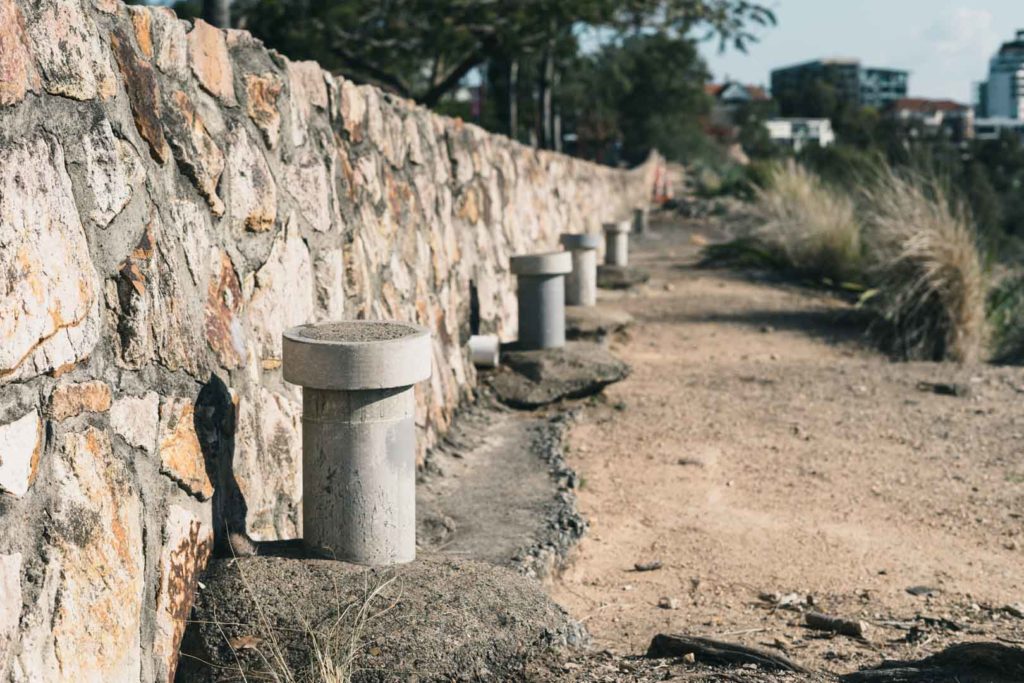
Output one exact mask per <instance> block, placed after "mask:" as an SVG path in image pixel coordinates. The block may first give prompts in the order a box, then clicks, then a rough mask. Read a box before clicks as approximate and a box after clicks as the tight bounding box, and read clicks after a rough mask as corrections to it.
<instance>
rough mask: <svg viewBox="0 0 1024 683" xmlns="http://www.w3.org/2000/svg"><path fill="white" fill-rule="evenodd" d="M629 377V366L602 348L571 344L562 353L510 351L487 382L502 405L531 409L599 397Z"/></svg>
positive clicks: (550, 350) (593, 345) (560, 350)
mask: <svg viewBox="0 0 1024 683" xmlns="http://www.w3.org/2000/svg"><path fill="white" fill-rule="evenodd" d="M628 375H629V366H628V365H626V364H625V363H623V362H622V361H621V360H619V359H618V358H616V357H615V356H613V355H612V354H611V353H610V352H609V351H608V349H606V348H604V347H603V346H602V345H600V344H596V343H590V342H569V343H568V344H566V345H565V347H564V348H561V349H546V350H543V351H518V350H516V351H508V352H506V353H505V355H504V356H502V366H501V368H500V369H499V370H498V371H497V372H495V373H493V374H492V375H490V376H489V377H488V379H487V381H488V383H489V384H490V386H491V388H492V389H494V394H495V396H497V397H498V400H499V401H501V402H502V403H504V404H506V405H509V406H512V407H514V408H527V409H532V408H539V407H540V406H543V405H547V404H549V403H554V402H555V401H560V400H562V399H567V398H583V397H586V396H591V395H593V394H597V393H599V392H600V391H601V390H602V389H604V387H605V386H607V385H609V384H611V383H613V382H618V381H620V380H623V379H625V378H626V377H627V376H628Z"/></svg>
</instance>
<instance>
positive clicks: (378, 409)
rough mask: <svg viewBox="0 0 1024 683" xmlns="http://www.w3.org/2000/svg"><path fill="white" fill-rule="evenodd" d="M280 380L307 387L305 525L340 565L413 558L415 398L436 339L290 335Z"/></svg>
mask: <svg viewBox="0 0 1024 683" xmlns="http://www.w3.org/2000/svg"><path fill="white" fill-rule="evenodd" d="M283 352H284V359H283V360H284V378H285V380H286V381H288V382H291V383H292V384H298V385H300V386H301V387H302V527H303V539H304V542H305V543H306V545H307V546H309V547H311V548H313V549H317V550H320V551H323V552H327V553H328V554H330V555H332V556H333V557H334V558H336V559H338V560H343V561H346V562H354V563H356V564H366V565H387V564H399V563H402V562H411V561H412V560H414V559H416V423H415V413H416V399H415V397H414V395H413V385H414V384H416V383H417V382H422V381H423V380H425V379H428V378H429V377H430V366H431V344H430V333H429V332H428V331H427V330H426V329H424V328H422V327H419V326H417V325H410V324H406V323H397V322H378V321H351V322H331V323H320V324H313V325H301V326H299V327H293V328H292V329H290V330H288V331H287V332H285V333H284V341H283Z"/></svg>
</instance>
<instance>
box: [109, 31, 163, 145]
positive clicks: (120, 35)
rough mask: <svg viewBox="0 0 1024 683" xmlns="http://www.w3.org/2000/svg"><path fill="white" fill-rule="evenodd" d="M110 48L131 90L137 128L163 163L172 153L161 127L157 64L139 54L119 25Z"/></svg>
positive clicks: (125, 85) (130, 97)
mask: <svg viewBox="0 0 1024 683" xmlns="http://www.w3.org/2000/svg"><path fill="white" fill-rule="evenodd" d="M110 47H111V48H112V49H113V51H114V57H115V58H116V59H117V66H118V67H119V68H120V69H121V78H122V81H123V82H124V87H125V90H126V91H127V92H128V101H129V102H130V103H131V108H132V117H133V118H134V119H135V127H136V128H137V129H138V131H139V135H141V136H142V139H143V140H145V141H146V142H147V143H148V144H149V152H150V154H151V155H152V157H153V158H154V159H156V160H157V161H159V162H160V163H163V162H165V161H167V159H168V157H169V156H170V149H169V148H168V146H167V140H166V139H165V138H164V131H163V128H162V127H161V126H160V108H161V104H162V103H161V98H160V85H159V84H158V83H157V80H156V75H155V74H154V73H153V67H151V66H150V65H149V62H147V61H146V60H144V59H143V58H142V57H141V56H139V53H138V52H136V51H135V48H134V47H133V46H132V44H131V38H129V37H128V35H127V34H126V33H124V32H123V31H121V29H119V28H117V29H114V30H113V31H112V32H111V34H110Z"/></svg>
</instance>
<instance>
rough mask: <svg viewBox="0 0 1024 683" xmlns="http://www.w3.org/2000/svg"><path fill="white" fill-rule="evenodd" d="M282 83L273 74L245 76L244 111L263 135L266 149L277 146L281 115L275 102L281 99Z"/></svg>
mask: <svg viewBox="0 0 1024 683" xmlns="http://www.w3.org/2000/svg"><path fill="white" fill-rule="evenodd" d="M283 87H284V83H283V82H282V81H281V79H280V78H279V77H278V76H277V74H275V73H273V72H269V73H266V74H263V75H257V74H246V75H245V111H246V113H248V114H249V118H251V119H252V122H253V123H255V124H256V126H257V127H258V128H259V129H260V131H261V132H262V133H263V139H264V141H266V143H267V147H270V148H271V149H273V148H274V147H276V146H277V138H278V136H279V135H280V133H281V113H280V112H279V111H278V109H277V100H278V98H280V97H281V89H282V88H283Z"/></svg>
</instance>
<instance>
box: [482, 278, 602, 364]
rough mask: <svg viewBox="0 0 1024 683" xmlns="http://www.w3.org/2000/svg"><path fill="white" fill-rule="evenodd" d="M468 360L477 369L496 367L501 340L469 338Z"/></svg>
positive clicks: (492, 337) (495, 338) (499, 355)
mask: <svg viewBox="0 0 1024 683" xmlns="http://www.w3.org/2000/svg"><path fill="white" fill-rule="evenodd" d="M595 277H596V276H595ZM469 359H470V360H471V361H472V362H473V365H475V366H477V367H478V368H496V367H498V363H499V361H500V359H501V340H499V339H498V335H496V334H474V335H473V336H472V337H470V338H469Z"/></svg>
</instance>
